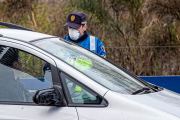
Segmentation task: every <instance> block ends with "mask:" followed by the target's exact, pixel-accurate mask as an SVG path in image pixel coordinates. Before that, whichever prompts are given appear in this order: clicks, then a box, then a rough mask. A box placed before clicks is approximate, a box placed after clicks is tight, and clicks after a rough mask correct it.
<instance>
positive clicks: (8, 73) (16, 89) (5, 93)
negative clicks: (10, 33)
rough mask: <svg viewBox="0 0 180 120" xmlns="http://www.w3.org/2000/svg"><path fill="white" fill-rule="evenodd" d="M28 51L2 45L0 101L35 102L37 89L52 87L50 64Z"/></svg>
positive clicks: (0, 56) (0, 51)
mask: <svg viewBox="0 0 180 120" xmlns="http://www.w3.org/2000/svg"><path fill="white" fill-rule="evenodd" d="M45 63H46V62H45V61H44V60H42V59H40V58H38V57H36V56H34V55H31V54H29V53H27V52H24V51H21V50H18V49H16V48H11V47H6V46H1V45H0V101H6V102H10V101H11V102H33V101H32V97H33V94H34V93H35V92H36V91H37V90H41V89H46V88H51V87H52V75H51V72H50V71H51V69H50V66H47V67H44V64H45Z"/></svg>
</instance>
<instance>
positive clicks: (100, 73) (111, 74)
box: [34, 38, 144, 94]
mask: <svg viewBox="0 0 180 120" xmlns="http://www.w3.org/2000/svg"><path fill="white" fill-rule="evenodd" d="M34 44H35V45H37V46H39V47H41V48H42V49H44V50H46V51H48V52H50V53H52V54H53V55H55V56H57V57H59V58H60V59H61V60H63V61H65V62H66V63H68V64H70V65H72V66H73V67H75V68H76V69H78V70H80V71H82V72H83V73H84V74H86V75H87V76H89V77H91V78H92V79H94V80H95V81H97V82H98V83H100V84H101V85H103V86H105V87H107V88H109V89H111V90H113V91H116V92H119V93H124V94H129V93H130V94H131V93H132V92H134V91H135V90H137V89H140V88H142V87H144V85H143V84H142V83H140V82H139V81H137V80H135V79H134V78H133V77H131V76H129V75H128V74H126V73H125V72H123V71H122V70H120V69H119V68H117V67H116V66H114V65H112V64H111V63H109V62H107V61H106V60H104V59H102V58H101V57H99V56H97V55H95V54H93V53H92V52H90V51H88V50H86V49H84V48H82V47H80V46H78V45H75V44H72V43H70V42H67V41H66V42H64V40H59V39H58V38H51V39H44V40H40V41H36V42H34Z"/></svg>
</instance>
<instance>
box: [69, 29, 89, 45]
mask: <svg viewBox="0 0 180 120" xmlns="http://www.w3.org/2000/svg"><path fill="white" fill-rule="evenodd" d="M87 37H88V34H87V32H86V31H84V34H83V35H82V36H81V37H80V38H78V39H77V40H72V39H71V38H70V37H69V35H68V38H69V40H71V41H73V42H75V43H79V42H82V41H84V40H86V39H87Z"/></svg>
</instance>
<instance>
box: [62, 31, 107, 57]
mask: <svg viewBox="0 0 180 120" xmlns="http://www.w3.org/2000/svg"><path fill="white" fill-rule="evenodd" d="M65 39H66V40H69V41H72V42H75V43H77V44H78V45H80V46H82V47H84V48H86V49H88V50H91V51H93V52H95V53H97V54H99V55H101V56H103V57H106V52H105V48H104V44H103V43H102V42H101V40H100V39H99V38H98V37H94V36H91V35H88V34H87V32H86V31H85V32H84V34H83V35H82V36H81V37H80V38H79V39H78V40H72V39H71V38H70V37H69V36H66V37H65Z"/></svg>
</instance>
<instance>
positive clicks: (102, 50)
mask: <svg viewBox="0 0 180 120" xmlns="http://www.w3.org/2000/svg"><path fill="white" fill-rule="evenodd" d="M97 46H98V48H97V49H98V50H97V53H98V54H99V55H101V56H102V57H104V58H106V51H105V47H104V44H103V43H102V42H101V40H100V39H98V44H97Z"/></svg>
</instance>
